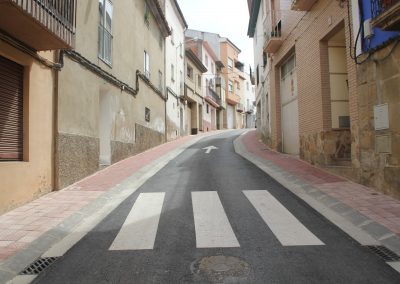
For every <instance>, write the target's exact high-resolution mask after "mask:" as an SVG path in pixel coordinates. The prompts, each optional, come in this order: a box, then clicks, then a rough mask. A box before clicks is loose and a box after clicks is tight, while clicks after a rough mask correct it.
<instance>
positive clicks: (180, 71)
mask: <svg viewBox="0 0 400 284" xmlns="http://www.w3.org/2000/svg"><path fill="white" fill-rule="evenodd" d="M164 5H165V15H166V19H167V21H168V24H169V25H170V30H171V35H170V36H169V37H168V38H166V40H165V84H166V88H165V93H166V97H167V110H166V111H167V121H166V132H167V140H168V141H169V140H173V139H176V138H177V137H179V136H183V135H186V134H188V130H187V129H186V128H185V123H184V121H185V120H186V117H185V114H186V106H185V104H183V103H182V98H183V96H184V73H185V69H184V67H185V64H184V58H185V34H184V32H185V30H186V29H187V23H186V21H185V18H184V16H183V14H182V11H181V10H180V8H179V5H178V3H177V1H176V0H166V1H165V3H164Z"/></svg>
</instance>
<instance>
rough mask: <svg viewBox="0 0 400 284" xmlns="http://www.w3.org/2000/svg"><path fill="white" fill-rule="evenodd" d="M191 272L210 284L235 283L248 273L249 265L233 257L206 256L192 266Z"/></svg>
mask: <svg viewBox="0 0 400 284" xmlns="http://www.w3.org/2000/svg"><path fill="white" fill-rule="evenodd" d="M192 272H193V273H194V274H196V275H198V276H199V277H200V278H202V279H204V280H206V281H210V282H221V281H222V282H225V281H228V282H231V281H233V282H235V281H238V280H241V279H244V278H246V277H247V276H248V274H249V272H250V267H249V264H248V263H246V262H244V261H243V260H241V259H239V258H237V257H233V256H224V255H216V256H208V257H204V258H202V259H200V260H198V261H196V262H194V263H193V264H192Z"/></svg>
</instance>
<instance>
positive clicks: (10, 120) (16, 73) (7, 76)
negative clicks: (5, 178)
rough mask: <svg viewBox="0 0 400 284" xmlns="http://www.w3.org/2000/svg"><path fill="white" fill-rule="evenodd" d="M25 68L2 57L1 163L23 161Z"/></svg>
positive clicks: (0, 78)
mask: <svg viewBox="0 0 400 284" xmlns="http://www.w3.org/2000/svg"><path fill="white" fill-rule="evenodd" d="M23 74H24V67H23V66H21V65H19V64H17V63H15V62H13V61H11V60H8V59H6V58H4V57H2V56H0V161H21V160H22V159H23V155H22V154H23Z"/></svg>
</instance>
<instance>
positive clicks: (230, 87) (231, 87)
mask: <svg viewBox="0 0 400 284" xmlns="http://www.w3.org/2000/svg"><path fill="white" fill-rule="evenodd" d="M228 91H229V92H230V93H233V82H232V81H231V80H229V82H228Z"/></svg>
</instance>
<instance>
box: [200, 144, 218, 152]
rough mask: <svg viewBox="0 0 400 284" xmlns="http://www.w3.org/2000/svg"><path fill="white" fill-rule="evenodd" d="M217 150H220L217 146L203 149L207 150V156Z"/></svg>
mask: <svg viewBox="0 0 400 284" xmlns="http://www.w3.org/2000/svg"><path fill="white" fill-rule="evenodd" d="M216 149H218V148H217V147H215V146H208V147H205V148H203V150H206V154H210V152H211V150H216Z"/></svg>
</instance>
